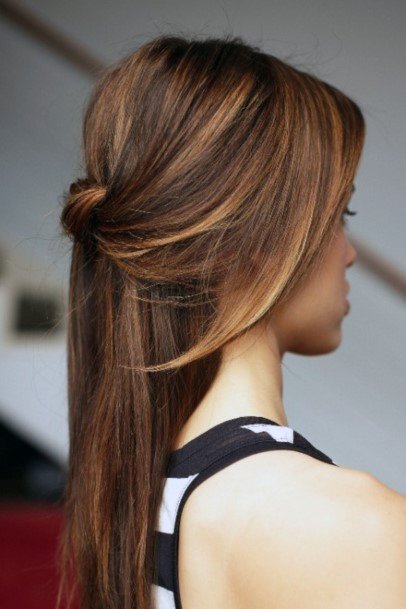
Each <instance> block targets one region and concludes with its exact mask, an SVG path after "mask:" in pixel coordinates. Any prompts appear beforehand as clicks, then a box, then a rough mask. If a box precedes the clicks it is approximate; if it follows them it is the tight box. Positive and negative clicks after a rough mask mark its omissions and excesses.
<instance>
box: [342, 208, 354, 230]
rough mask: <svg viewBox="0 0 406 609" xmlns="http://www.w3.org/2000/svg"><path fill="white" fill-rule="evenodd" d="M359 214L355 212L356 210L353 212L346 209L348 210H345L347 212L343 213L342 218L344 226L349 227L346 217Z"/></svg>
mask: <svg viewBox="0 0 406 609" xmlns="http://www.w3.org/2000/svg"><path fill="white" fill-rule="evenodd" d="M357 213H358V212H357V211H354V210H352V209H348V207H346V208H345V210H344V211H343V214H342V217H341V219H342V223H343V225H344V226H347V225H348V222H347V220H346V219H345V218H344V215H347V216H355V215H356V214H357Z"/></svg>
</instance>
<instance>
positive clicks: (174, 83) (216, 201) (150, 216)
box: [60, 35, 365, 609]
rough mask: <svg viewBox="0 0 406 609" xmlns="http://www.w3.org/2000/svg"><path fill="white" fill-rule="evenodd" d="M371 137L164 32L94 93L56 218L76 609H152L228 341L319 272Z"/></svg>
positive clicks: (264, 65)
mask: <svg viewBox="0 0 406 609" xmlns="http://www.w3.org/2000/svg"><path fill="white" fill-rule="evenodd" d="M364 137H365V121H364V118H363V115H362V113H361V110H360V108H359V106H358V105H357V104H356V103H355V102H354V101H353V100H352V99H350V98H349V97H347V96H346V95H345V94H344V93H343V92H341V91H339V90H337V89H336V88H335V87H333V86H332V85H330V84H327V83H326V82H324V81H322V80H320V79H319V78H318V77H316V76H315V75H311V74H309V73H306V72H304V71H300V70H299V69H298V68H295V67H293V66H292V65H289V64H288V63H287V62H285V61H282V59H279V58H277V57H275V56H272V55H269V54H266V53H264V52H262V51H261V50H260V49H259V48H257V47H254V46H251V45H249V44H247V43H246V42H244V41H243V40H242V39H241V38H240V37H236V36H233V37H231V36H226V37H223V38H208V39H205V40H197V39H196V38H194V39H192V38H190V39H187V38H185V37H183V36H176V35H173V36H168V35H161V36H159V37H157V38H155V39H153V40H151V41H148V42H147V43H145V44H143V45H142V46H140V47H139V48H138V49H137V50H136V51H135V52H134V53H132V54H130V55H128V56H126V57H125V58H123V59H121V60H120V61H119V62H117V63H115V64H114V65H112V66H109V67H108V68H107V69H105V70H104V71H103V73H102V74H101V75H100V77H99V78H98V80H97V83H96V85H95V87H94V89H93V90H92V93H91V96H90V99H89V101H88V105H87V108H86V112H85V115H84V126H83V146H84V158H85V170H84V173H85V175H84V177H81V178H78V179H77V180H76V181H75V182H74V183H73V184H72V185H71V187H70V189H69V190H68V191H66V193H64V201H63V209H62V214H61V224H62V227H63V230H61V236H63V235H64V234H65V233H66V234H68V235H69V236H70V237H71V238H72V240H73V246H72V261H71V272H70V290H69V310H68V316H69V317H68V381H69V387H68V401H69V433H70V452H69V461H68V472H67V485H66V490H65V497H64V510H65V529H64V535H63V538H62V541H61V563H63V573H64V574H65V578H67V577H68V575H67V574H68V573H69V572H71V571H72V573H74V577H75V581H76V582H77V584H78V593H79V598H80V601H81V607H82V609H130V608H131V609H134V608H137V609H150V608H151V602H152V600H151V595H150V594H151V582H152V581H153V573H154V568H155V566H156V563H155V557H154V547H155V546H154V531H155V529H156V521H157V514H158V508H159V504H160V500H161V492H162V489H163V480H164V478H163V477H164V474H165V469H166V465H167V459H168V455H169V453H170V451H171V450H172V448H173V446H174V442H175V439H176V437H177V435H178V433H179V431H180V429H181V428H182V426H183V425H184V423H185V421H186V420H187V418H188V417H189V416H190V414H191V413H192V412H193V410H194V409H195V408H196V406H197V405H198V403H199V402H200V401H201V400H202V398H203V397H204V395H205V393H206V392H207V390H208V389H209V387H210V385H211V384H212V382H213V380H214V378H215V376H216V373H217V371H218V369H219V365H220V363H221V353H222V348H223V347H224V346H225V345H226V343H228V342H229V341H230V340H232V339H234V338H236V337H237V336H238V335H240V334H241V333H242V332H245V331H247V330H248V329H249V328H251V327H252V326H253V324H255V323H257V322H258V321H259V320H261V319H263V318H264V316H265V315H266V314H269V313H270V312H272V311H275V310H276V307H280V306H282V305H283V304H284V303H285V302H286V301H287V299H288V298H289V297H290V296H291V295H292V294H293V293H294V289H295V287H297V286H298V285H299V283H300V282H301V281H303V278H304V277H306V276H308V273H309V272H310V271H311V270H312V269H313V268H315V265H317V264H318V263H319V262H320V260H321V259H322V258H323V256H324V254H325V252H326V251H327V248H328V246H329V243H330V240H331V238H332V236H333V235H334V231H335V227H336V226H337V221H339V219H340V218H341V215H342V213H343V210H344V209H345V207H346V205H347V203H348V200H349V198H350V195H351V189H352V185H353V179H354V175H355V172H356V170H357V166H358V163H359V159H360V155H361V151H362V147H363V142H364ZM64 586H65V587H66V588H67V587H68V586H67V585H66V582H65V583H64V579H63V580H62V584H61V589H60V593H61V594H62V592H61V591H62V589H63V588H64Z"/></svg>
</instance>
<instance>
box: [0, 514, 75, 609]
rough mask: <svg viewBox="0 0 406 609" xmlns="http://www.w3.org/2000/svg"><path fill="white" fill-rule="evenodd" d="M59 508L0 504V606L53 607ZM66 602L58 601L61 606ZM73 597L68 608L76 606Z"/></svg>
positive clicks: (12, 608)
mask: <svg viewBox="0 0 406 609" xmlns="http://www.w3.org/2000/svg"><path fill="white" fill-rule="evenodd" d="M62 525H63V510H62V509H61V508H60V507H55V506H52V505H43V504H41V505H38V504H35V505H31V504H28V505H27V504H21V503H20V504H18V503H17V504H11V503H7V504H6V503H2V504H0V607H1V609H55V608H56V598H57V589H58V571H57V544H58V537H59V534H60V532H61V529H62ZM64 607H66V603H65V604H64V603H63V602H62V603H61V609H63V608H64ZM78 607H79V605H78V603H77V599H75V600H74V601H73V602H72V605H71V608H72V609H78Z"/></svg>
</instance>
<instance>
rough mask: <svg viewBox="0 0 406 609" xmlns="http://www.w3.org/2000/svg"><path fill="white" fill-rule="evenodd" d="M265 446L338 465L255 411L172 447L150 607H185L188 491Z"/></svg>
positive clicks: (157, 533)
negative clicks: (182, 542)
mask: <svg viewBox="0 0 406 609" xmlns="http://www.w3.org/2000/svg"><path fill="white" fill-rule="evenodd" d="M265 450H293V451H298V452H301V453H305V454H306V455H310V456H311V457H314V458H315V459H319V460H320V461H324V462H325V463H329V464H331V465H335V466H337V465H338V464H337V463H335V462H334V461H333V460H332V459H331V458H330V457H328V456H327V455H325V454H324V453H323V452H321V451H320V450H319V449H317V448H315V447H314V446H313V445H312V444H311V443H310V442H309V441H308V440H306V438H304V437H303V436H302V435H301V434H300V433H298V432H297V431H295V430H294V429H292V428H291V427H285V426H283V425H280V424H279V423H276V422H275V421H272V420H271V419H268V418H265V417H262V416H252V415H251V416H242V417H237V418H234V419H230V420H228V421H224V422H222V423H219V424H218V425H215V426H214V427H212V428H211V429H208V430H207V431H205V432H204V433H202V434H200V435H199V436H197V437H196V438H193V439H192V440H190V441H189V442H187V443H186V444H185V445H184V446H182V447H181V448H179V449H178V450H175V451H173V452H171V454H170V456H169V461H168V466H167V470H166V475H165V484H164V490H163V495H162V500H161V505H160V509H159V513H158V526H157V529H156V531H155V549H156V561H157V562H156V565H157V573H156V576H155V581H154V583H153V584H152V603H153V604H152V609H182V603H181V600H180V593H179V579H178V543H179V525H180V518H181V514H182V510H183V507H184V505H185V502H186V500H187V498H188V497H189V495H190V494H191V493H192V491H193V490H194V489H195V488H196V487H197V486H199V484H201V483H202V482H204V480H207V478H209V477H210V476H212V475H213V474H215V473H216V472H219V471H220V470H222V469H223V468H225V467H227V466H228V465H231V464H232V463H235V462H236V461H239V460H240V459H243V458H244V457H247V456H248V455H253V454H255V453H259V452H262V451H265Z"/></svg>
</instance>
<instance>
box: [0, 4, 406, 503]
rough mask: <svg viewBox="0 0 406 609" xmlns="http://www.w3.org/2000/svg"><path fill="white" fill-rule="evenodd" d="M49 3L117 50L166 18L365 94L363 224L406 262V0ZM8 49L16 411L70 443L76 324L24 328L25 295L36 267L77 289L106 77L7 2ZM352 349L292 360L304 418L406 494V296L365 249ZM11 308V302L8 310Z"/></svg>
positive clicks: (9, 410)
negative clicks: (67, 200) (75, 201)
mask: <svg viewBox="0 0 406 609" xmlns="http://www.w3.org/2000/svg"><path fill="white" fill-rule="evenodd" d="M21 6H25V7H27V8H30V9H31V10H32V11H33V12H34V13H35V14H36V15H37V16H38V17H41V18H42V19H44V20H46V22H47V23H48V24H49V25H51V26H53V27H55V28H57V29H58V30H60V31H62V32H63V33H64V34H66V35H68V36H69V37H71V38H73V39H75V40H76V41H78V42H79V43H80V44H82V45H83V46H84V47H86V48H87V49H88V50H89V51H91V52H92V53H93V54H94V55H95V56H96V57H98V58H99V59H100V60H101V61H102V62H104V63H109V62H110V61H113V60H115V59H116V58H118V57H119V56H121V55H122V54H124V53H127V52H129V51H131V50H135V48H136V47H137V46H138V45H139V44H141V43H142V42H144V41H145V40H147V39H149V38H151V37H153V36H155V35H157V34H159V33H163V32H166V33H172V32H174V33H177V32H178V33H183V32H185V33H188V34H190V33H193V34H197V35H199V36H205V35H222V34H224V33H234V34H237V35H241V36H243V37H244V38H245V39H246V40H247V41H248V42H252V43H254V44H258V45H259V46H261V47H262V48H263V49H264V50H265V51H268V52H270V53H273V54H276V55H280V56H281V57H282V58H286V59H287V60H291V61H292V63H294V64H295V65H297V66H298V67H302V68H303V69H309V70H310V71H313V72H314V73H315V74H317V75H318V76H319V77H321V78H323V79H324V80H327V81H329V82H331V83H332V84H334V85H335V86H337V87H339V88H341V89H342V90H344V91H345V92H346V93H348V94H349V95H350V96H351V97H352V98H354V99H355V100H356V101H357V102H358V103H359V105H360V106H361V108H362V110H363V112H364V115H365V118H366V121H367V140H366V145H365V149H364V153H363V157H362V161H361V165H360V168H359V172H358V175H357V179H356V187H357V190H356V193H355V194H354V196H353V198H352V201H351V208H352V209H355V210H357V211H358V215H357V216H356V217H354V218H351V219H350V220H349V222H350V233H352V234H354V236H356V237H357V238H360V239H361V240H362V241H364V242H365V243H366V244H368V246H370V247H372V248H373V249H374V250H375V251H376V252H377V253H379V254H380V255H382V256H383V257H384V258H385V259H387V261H388V262H390V263H391V264H393V265H395V266H396V267H398V268H399V269H400V270H401V271H403V272H404V271H405V253H406V251H405V228H406V207H405V204H404V156H405V155H404V151H405V144H406V141H405V140H406V133H405V131H406V121H405V114H404V112H405V104H404V100H405V97H406V95H405V93H406V91H405V82H406V80H405V73H404V66H405V65H406V43H405V36H404V31H405V25H406V4H405V3H404V2H401V1H400V0H399V1H395V0H392V1H389V2H386V3H383V2H377V1H368V2H367V1H364V2H361V1H358V2H356V1H354V0H351V1H350V0H344V1H342V2H332V1H322V0H316V1H314V2H304V1H300V2H299V1H297V2H294V1H292V0H285V1H284V2H281V1H278V2H272V1H268V2H260V1H256V2H253V1H250V2H236V1H228V2H213V1H210V0H206V1H205V2H204V3H203V2H193V1H190V0H189V1H182V2H181V1H171V2H153V3H151V2H144V1H141V2H137V3H135V2H130V1H128V0H126V1H121V2H116V3H112V2H107V1H106V0H103V1H100V0H98V1H97V2H95V1H87V2H83V1H82V2H79V1H78V0H75V1H71V2H61V1H59V2H57V1H55V0H54V1H52V2H51V1H49V0H35V1H26V2H25V3H24V4H21ZM0 53H1V84H2V86H1V97H0V100H1V101H0V103H1V107H0V110H1V117H0V122H1V128H2V137H1V146H2V161H3V162H2V164H1V183H2V191H1V228H0V231H1V232H0V239H1V241H2V243H3V247H5V248H6V258H7V269H8V270H7V275H6V276H5V277H4V278H3V280H2V284H1V291H0V306H1V310H2V340H1V344H0V357H1V368H2V374H1V377H0V408H1V411H0V416H2V417H4V418H5V419H6V420H7V421H8V422H9V423H10V424H11V425H14V426H15V427H16V428H18V429H19V430H20V431H21V433H23V434H26V435H27V436H29V437H31V438H32V441H34V442H36V443H38V444H39V445H41V446H43V447H44V449H46V450H47V451H48V452H49V453H50V454H52V455H54V456H56V457H57V458H59V459H61V460H64V458H65V456H66V449H67V435H66V434H67V432H66V373H65V344H64V338H65V337H64V335H63V334H62V335H60V336H59V337H55V339H54V340H49V341H48V340H45V339H41V341H39V342H38V341H16V340H15V339H14V337H13V336H12V334H11V333H10V332H9V330H8V319H9V316H10V314H11V313H12V310H13V294H15V292H16V290H17V289H18V287H19V286H20V285H23V284H24V283H25V282H31V284H32V285H34V286H37V287H38V288H40V286H41V285H43V284H44V283H52V285H53V286H54V287H55V289H56V290H57V291H59V292H60V293H62V294H63V293H64V291H65V290H66V288H67V273H68V265H69V245H68V244H67V243H63V242H62V243H61V242H59V240H58V237H57V234H58V230H59V228H58V217H59V211H60V201H61V193H62V191H63V190H64V189H66V188H67V186H68V185H69V183H70V181H71V180H72V179H74V177H75V176H76V173H77V172H78V171H79V163H80V145H81V139H80V138H81V119H82V111H83V104H84V102H85V100H86V97H87V95H88V93H89V91H90V88H91V86H92V81H91V80H90V79H89V78H87V77H86V76H84V75H83V74H82V73H80V72H79V71H78V70H77V69H75V68H74V67H73V66H72V65H70V64H69V63H68V62H66V61H64V60H63V59H62V58H61V57H59V56H57V55H55V54H53V53H52V52H51V51H50V49H48V48H46V47H44V46H42V45H41V44H40V43H39V42H37V41H36V40H34V39H33V38H31V37H30V36H29V35H28V34H27V33H26V32H24V31H22V30H21V29H20V28H18V27H17V26H15V25H13V24H12V23H11V22H10V21H8V20H7V19H5V18H4V17H3V18H2V19H1V20H0ZM347 277H348V280H349V282H350V284H351V294H350V297H351V307H352V308H351V313H350V315H349V316H347V317H346V319H345V320H344V322H343V342H342V345H341V346H340V348H339V349H338V350H337V351H336V352H334V353H332V354H330V355H328V356H323V357H316V358H315V357H308V358H304V357H299V356H295V355H292V354H288V355H287V356H286V358H285V360H284V364H283V374H284V388H285V402H286V410H287V414H288V419H289V424H290V425H291V427H293V428H294V429H296V430H297V431H299V432H300V433H302V434H303V435H305V436H306V437H307V438H308V439H309V440H310V441H312V442H313V443H314V444H315V445H316V446H318V447H319V448H320V449H321V450H324V451H325V452H326V453H327V454H329V455H330V456H331V457H332V458H333V459H334V460H335V461H336V462H337V463H338V464H341V465H343V466H346V467H352V468H356V469H362V470H364V471H369V472H371V473H373V474H374V475H376V476H377V477H378V478H380V479H381V480H382V481H383V482H385V483H386V484H387V485H389V486H391V487H392V488H394V489H396V490H398V491H399V492H402V493H406V467H405V466H406V445H405V441H404V437H405V424H406V408H405V407H406V399H405V396H406V391H405V380H404V378H405V363H404V362H405V345H406V323H405V321H406V314H405V305H404V300H402V298H401V297H400V296H399V295H398V294H397V293H396V292H394V291H392V290H390V289H389V288H388V287H387V286H385V284H383V283H382V282H380V281H379V280H378V279H377V278H376V277H374V276H373V275H371V274H370V273H368V272H366V271H365V270H364V269H363V268H362V267H360V265H357V263H356V264H355V265H354V266H353V267H352V268H351V269H349V271H348V273H347ZM3 313H4V315H3Z"/></svg>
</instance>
